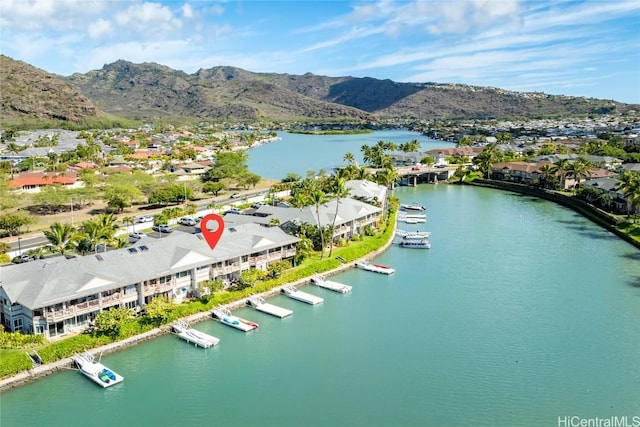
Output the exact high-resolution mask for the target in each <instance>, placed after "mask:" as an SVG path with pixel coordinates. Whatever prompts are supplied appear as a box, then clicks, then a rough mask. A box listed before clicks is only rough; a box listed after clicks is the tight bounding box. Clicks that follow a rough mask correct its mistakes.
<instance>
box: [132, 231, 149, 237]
mask: <svg viewBox="0 0 640 427" xmlns="http://www.w3.org/2000/svg"><path fill="white" fill-rule="evenodd" d="M144 236H146V234H144V233H142V232H140V231H134V232H133V233H131V234H129V237H131V238H132V239H142V238H143V237H144Z"/></svg>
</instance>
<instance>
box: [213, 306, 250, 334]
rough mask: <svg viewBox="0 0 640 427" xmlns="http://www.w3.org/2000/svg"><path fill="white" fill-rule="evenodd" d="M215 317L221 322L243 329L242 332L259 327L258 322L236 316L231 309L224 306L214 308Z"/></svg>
mask: <svg viewBox="0 0 640 427" xmlns="http://www.w3.org/2000/svg"><path fill="white" fill-rule="evenodd" d="M213 316H214V318H216V319H218V320H219V321H220V323H223V324H225V325H228V326H231V327H232V328H236V329H239V330H241V331H242V332H249V331H251V330H253V329H256V328H257V327H258V324H257V323H255V322H252V321H250V320H246V319H242V318H240V317H236V316H234V315H233V314H231V312H230V311H229V310H227V309H226V308H224V307H218V308H216V309H214V310H213Z"/></svg>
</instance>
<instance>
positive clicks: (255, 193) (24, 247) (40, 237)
mask: <svg viewBox="0 0 640 427" xmlns="http://www.w3.org/2000/svg"><path fill="white" fill-rule="evenodd" d="M267 191H268V190H265V189H262V190H251V191H244V192H242V193H240V197H235V198H231V197H225V198H222V199H215V198H214V199H207V200H204V201H199V202H196V205H197V207H198V212H205V213H208V212H209V211H210V209H208V206H209V205H211V204H212V203H214V204H216V205H219V206H220V207H221V208H223V209H226V208H227V207H228V206H233V205H239V204H244V203H247V202H257V201H261V200H264V196H265V194H266V193H267ZM163 209H165V208H161V209H154V210H150V211H148V212H144V213H143V212H141V214H140V215H138V216H142V215H150V216H153V215H154V214H156V213H160V212H162V210H163ZM175 221H177V220H173V221H171V222H175ZM152 225H153V223H152V222H145V223H140V224H134V225H133V227H132V226H127V227H120V229H121V230H122V231H121V232H120V233H118V234H122V233H127V234H128V233H130V232H132V231H144V232H145V233H146V234H147V235H148V236H151V237H161V233H157V232H153V231H151V227H152ZM176 229H178V230H180V231H184V232H190V233H194V232H195V231H194V230H195V229H194V227H185V226H179V227H177V228H176ZM189 229H190V230H189ZM147 231H148V232H147ZM7 240H9V241H7ZM7 240H5V241H6V242H7V243H9V245H11V250H10V251H9V252H8V253H9V256H10V257H12V258H13V257H14V256H17V255H19V254H20V253H24V252H26V251H28V250H29V249H34V248H37V247H39V246H42V245H44V244H46V243H47V242H48V240H47V239H46V238H45V237H44V234H43V233H41V232H39V233H35V234H32V235H29V236H24V237H14V238H12V239H7Z"/></svg>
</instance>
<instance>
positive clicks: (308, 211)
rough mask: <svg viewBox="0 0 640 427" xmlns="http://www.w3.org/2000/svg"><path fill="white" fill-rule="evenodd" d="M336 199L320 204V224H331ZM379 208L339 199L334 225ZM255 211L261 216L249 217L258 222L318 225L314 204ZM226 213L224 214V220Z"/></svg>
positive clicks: (262, 207) (360, 216) (269, 207)
mask: <svg viewBox="0 0 640 427" xmlns="http://www.w3.org/2000/svg"><path fill="white" fill-rule="evenodd" d="M336 203H337V201H336V199H332V200H330V201H329V202H327V203H326V204H324V205H320V209H319V211H320V225H321V226H326V225H332V224H333V218H334V217H335V216H336ZM380 211H381V209H380V208H379V207H377V206H373V205H370V204H368V203H365V202H361V201H359V200H355V199H352V198H349V197H346V198H342V199H340V205H339V207H338V217H337V219H336V226H339V225H342V224H346V223H349V222H351V221H353V220H356V219H358V218H362V217H365V216H367V215H370V214H376V213H379V212H380ZM256 213H257V214H259V215H262V216H263V217H261V218H258V217H250V218H257V220H258V221H260V222H265V223H268V222H269V220H270V219H271V218H278V219H279V220H280V224H284V223H286V222H297V223H307V224H312V225H314V226H317V225H318V215H316V208H315V206H306V207H304V208H282V207H278V206H268V205H264V206H260V208H258V209H257V210H256ZM227 216H228V215H225V222H226V218H227ZM238 216H243V215H235V216H234V217H233V219H232V218H229V219H230V220H231V221H233V220H234V219H236V218H235V217H238ZM245 216H248V215H245Z"/></svg>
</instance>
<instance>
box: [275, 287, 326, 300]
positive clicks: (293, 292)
mask: <svg viewBox="0 0 640 427" xmlns="http://www.w3.org/2000/svg"><path fill="white" fill-rule="evenodd" d="M280 292H282V293H283V294H285V295H286V296H288V297H289V298H291V299H294V300H297V301H302V302H305V303H307V304H311V305H317V304H320V303H322V302H323V301H324V298H320V297H318V296H315V295H311V294H308V293H306V292H302V291H299V290H297V289H296V288H295V287H293V286H291V285H286V286H283V287H282V289H281V290H280Z"/></svg>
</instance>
